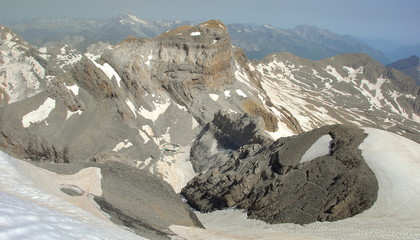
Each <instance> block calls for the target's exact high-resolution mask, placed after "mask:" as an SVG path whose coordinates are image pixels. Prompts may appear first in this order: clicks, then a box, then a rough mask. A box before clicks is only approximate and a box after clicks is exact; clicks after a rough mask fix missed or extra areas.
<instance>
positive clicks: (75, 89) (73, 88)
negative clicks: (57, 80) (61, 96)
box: [64, 83, 79, 96]
mask: <svg viewBox="0 0 420 240" xmlns="http://www.w3.org/2000/svg"><path fill="white" fill-rule="evenodd" d="M64 86H66V88H67V89H68V90H69V91H72V92H73V94H74V95H76V96H77V95H79V86H77V84H73V85H71V86H67V84H66V83H64Z"/></svg>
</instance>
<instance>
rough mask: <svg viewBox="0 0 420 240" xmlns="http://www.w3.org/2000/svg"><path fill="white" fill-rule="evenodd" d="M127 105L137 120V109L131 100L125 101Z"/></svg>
mask: <svg viewBox="0 0 420 240" xmlns="http://www.w3.org/2000/svg"><path fill="white" fill-rule="evenodd" d="M125 104H127V106H128V107H129V108H130V110H131V112H132V113H133V114H134V117H135V118H137V114H136V108H135V107H134V104H133V102H131V101H130V99H128V98H127V99H125Z"/></svg>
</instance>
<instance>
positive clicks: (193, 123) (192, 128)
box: [191, 117, 200, 130]
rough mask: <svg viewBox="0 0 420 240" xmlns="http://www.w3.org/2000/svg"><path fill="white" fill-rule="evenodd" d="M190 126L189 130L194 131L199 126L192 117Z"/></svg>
mask: <svg viewBox="0 0 420 240" xmlns="http://www.w3.org/2000/svg"><path fill="white" fill-rule="evenodd" d="M191 121H192V125H191V130H194V129H195V128H196V127H198V126H200V124H198V122H197V120H195V118H194V117H192V120H191Z"/></svg>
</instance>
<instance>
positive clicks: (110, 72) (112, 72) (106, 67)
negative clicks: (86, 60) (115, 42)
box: [90, 59, 121, 87]
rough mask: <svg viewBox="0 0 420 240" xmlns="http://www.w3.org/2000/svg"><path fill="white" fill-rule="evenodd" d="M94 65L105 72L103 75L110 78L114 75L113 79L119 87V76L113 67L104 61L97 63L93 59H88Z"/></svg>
mask: <svg viewBox="0 0 420 240" xmlns="http://www.w3.org/2000/svg"><path fill="white" fill-rule="evenodd" d="M90 60H91V61H92V62H93V63H94V64H95V66H96V67H98V68H99V69H101V70H102V72H104V73H105V75H106V76H107V77H108V78H109V79H110V80H111V79H112V77H115V80H116V81H117V83H118V87H121V77H120V75H118V73H117V72H116V71H115V69H114V68H113V67H112V66H111V65H109V64H108V63H104V65H101V64H99V63H97V62H96V61H95V60H93V59H90Z"/></svg>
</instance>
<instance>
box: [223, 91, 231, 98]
mask: <svg viewBox="0 0 420 240" xmlns="http://www.w3.org/2000/svg"><path fill="white" fill-rule="evenodd" d="M223 94H224V95H225V98H230V97H231V95H230V90H226V91H224V92H223Z"/></svg>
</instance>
